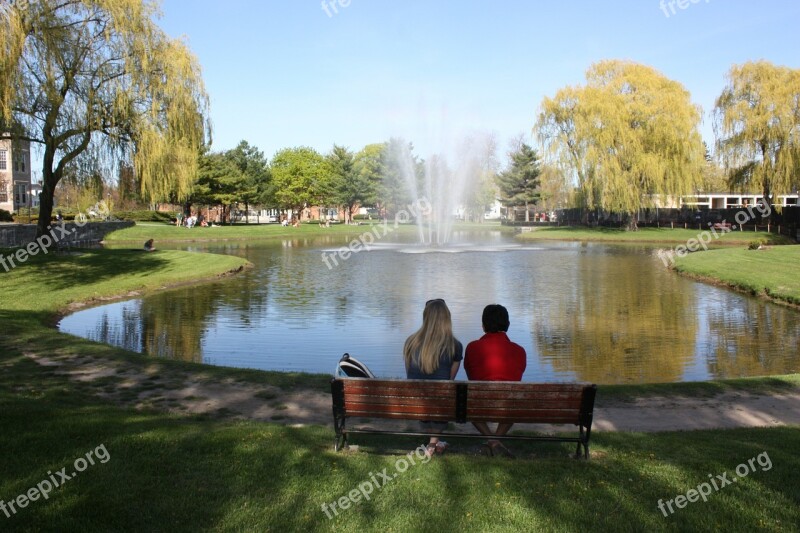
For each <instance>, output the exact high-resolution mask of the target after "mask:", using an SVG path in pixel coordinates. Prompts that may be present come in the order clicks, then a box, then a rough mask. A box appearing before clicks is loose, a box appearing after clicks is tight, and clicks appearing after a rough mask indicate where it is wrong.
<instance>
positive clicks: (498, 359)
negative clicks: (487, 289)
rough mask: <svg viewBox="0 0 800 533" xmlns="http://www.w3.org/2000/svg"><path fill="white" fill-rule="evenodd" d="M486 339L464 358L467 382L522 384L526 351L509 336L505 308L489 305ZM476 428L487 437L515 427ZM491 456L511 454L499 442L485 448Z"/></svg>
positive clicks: (479, 424)
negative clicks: (519, 382)
mask: <svg viewBox="0 0 800 533" xmlns="http://www.w3.org/2000/svg"><path fill="white" fill-rule="evenodd" d="M481 322H482V323H483V331H484V335H483V337H481V338H480V339H478V340H476V341H472V342H470V343H469V344H468V345H467V351H466V354H465V356H464V370H466V372H467V378H468V379H470V380H474V381H520V380H521V379H522V374H523V373H524V372H525V367H526V366H527V361H526V354H525V349H524V348H523V347H522V346H520V345H519V344H516V343H513V342H511V340H509V338H508V335H506V332H507V331H508V327H509V325H510V322H509V320H508V310H507V309H506V308H505V307H503V306H502V305H497V304H492V305H487V306H486V307H485V308H484V309H483V316H482V317H481ZM473 425H474V426H475V428H476V429H477V430H478V431H480V432H481V434H483V435H487V436H492V435H505V434H507V433H508V432H509V431H510V430H511V427H512V426H513V424H507V423H499V424H498V425H497V429H495V431H494V432H492V431H491V430H490V429H489V426H488V425H487V424H486V422H473ZM484 446H485V449H486V451H487V452H488V454H489V455H498V454H502V455H506V456H509V457H512V455H511V452H509V451H508V449H507V448H506V447H505V446H504V445H503V443H502V442H500V441H499V440H496V439H491V440H489V441H488V442H487V443H486V444H485V445H484Z"/></svg>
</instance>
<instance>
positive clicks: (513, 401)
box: [469, 394, 583, 409]
mask: <svg viewBox="0 0 800 533" xmlns="http://www.w3.org/2000/svg"><path fill="white" fill-rule="evenodd" d="M582 399H583V396H582V395H578V396H575V395H563V396H562V397H558V396H535V397H529V396H527V395H516V394H507V395H505V396H494V397H477V398H476V397H474V396H472V395H471V394H470V396H469V403H470V405H528V404H536V405H549V404H555V405H564V406H569V407H571V408H575V409H579V408H580V406H581V400H582Z"/></svg>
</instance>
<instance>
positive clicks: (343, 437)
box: [333, 418, 347, 452]
mask: <svg viewBox="0 0 800 533" xmlns="http://www.w3.org/2000/svg"><path fill="white" fill-rule="evenodd" d="M344 421H345V419H344V418H341V419H340V420H336V419H334V421H333V425H334V429H335V430H336V438H335V439H334V441H333V451H335V452H338V451H339V450H341V449H342V448H344V447H345V446H346V445H347V432H346V431H345V429H344Z"/></svg>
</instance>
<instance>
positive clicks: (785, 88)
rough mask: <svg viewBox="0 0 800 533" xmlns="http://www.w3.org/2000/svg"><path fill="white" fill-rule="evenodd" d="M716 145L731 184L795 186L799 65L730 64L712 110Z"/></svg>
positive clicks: (799, 177)
mask: <svg viewBox="0 0 800 533" xmlns="http://www.w3.org/2000/svg"><path fill="white" fill-rule="evenodd" d="M714 118H715V121H714V126H715V129H716V131H717V137H718V140H717V150H718V153H719V155H720V156H721V158H722V160H723V162H724V164H725V167H726V168H727V170H728V172H729V180H730V183H731V185H732V186H734V187H736V188H739V189H742V190H748V189H749V190H751V191H752V190H757V191H758V192H760V193H761V194H762V196H763V198H764V203H765V204H767V205H769V204H770V197H771V195H778V194H787V193H789V192H792V191H793V190H794V187H797V186H798V185H800V70H798V69H790V68H788V67H782V66H776V65H773V64H772V63H769V62H767V61H758V62H755V63H753V62H751V63H745V64H744V65H735V66H733V67H732V68H731V70H730V72H729V73H728V85H727V87H725V89H724V90H723V91H722V94H721V95H720V96H719V98H717V102H716V107H715V109H714Z"/></svg>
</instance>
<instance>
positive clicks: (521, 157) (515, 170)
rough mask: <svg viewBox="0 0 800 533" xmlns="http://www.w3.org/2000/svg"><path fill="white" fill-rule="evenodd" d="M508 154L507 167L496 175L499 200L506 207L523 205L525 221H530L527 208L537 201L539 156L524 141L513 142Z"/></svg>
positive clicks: (539, 170)
mask: <svg viewBox="0 0 800 533" xmlns="http://www.w3.org/2000/svg"><path fill="white" fill-rule="evenodd" d="M515 144H517V146H516V148H514V149H512V151H511V152H510V153H509V154H508V155H509V158H510V162H509V168H508V169H506V170H505V171H504V172H501V173H500V174H498V176H497V186H498V187H499V188H500V201H501V202H503V203H504V204H505V205H506V206H507V207H518V206H525V222H529V221H530V213H529V211H528V208H529V206H530V205H531V204H536V202H538V201H539V198H540V193H539V174H540V173H541V169H540V168H539V156H538V154H537V153H536V150H534V149H533V148H532V147H531V146H529V145H528V144H526V143H524V142H519V143H515Z"/></svg>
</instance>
